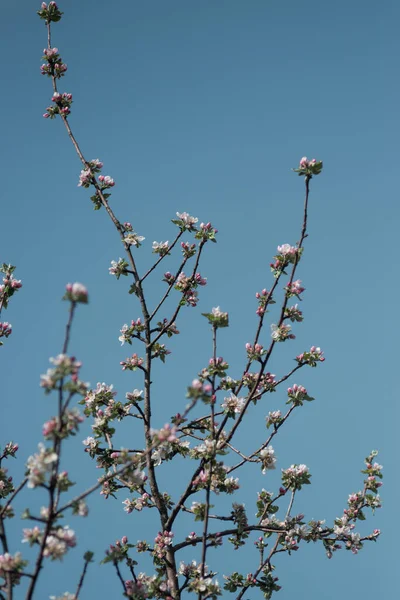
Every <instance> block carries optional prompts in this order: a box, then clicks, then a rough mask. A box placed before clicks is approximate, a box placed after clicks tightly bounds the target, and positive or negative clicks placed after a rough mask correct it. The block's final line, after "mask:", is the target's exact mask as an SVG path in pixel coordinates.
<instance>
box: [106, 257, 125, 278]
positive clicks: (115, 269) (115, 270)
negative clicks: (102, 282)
mask: <svg viewBox="0 0 400 600" xmlns="http://www.w3.org/2000/svg"><path fill="white" fill-rule="evenodd" d="M127 267H128V263H127V262H126V260H125V259H124V258H119V259H118V260H112V261H111V267H110V268H109V269H108V272H109V273H110V275H115V277H116V278H117V279H119V278H120V277H121V275H124V276H125V277H126V276H127V275H128V271H127Z"/></svg>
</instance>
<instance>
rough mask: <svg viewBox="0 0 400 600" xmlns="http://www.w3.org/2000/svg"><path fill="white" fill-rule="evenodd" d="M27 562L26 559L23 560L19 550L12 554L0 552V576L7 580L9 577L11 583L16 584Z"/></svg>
mask: <svg viewBox="0 0 400 600" xmlns="http://www.w3.org/2000/svg"><path fill="white" fill-rule="evenodd" d="M27 564H28V561H26V560H23V558H22V555H21V552H16V553H15V554H14V555H12V554H10V553H9V552H5V554H0V577H3V579H5V580H7V578H8V577H11V581H12V583H13V584H18V583H19V582H20V579H21V575H20V574H21V573H22V572H23V570H24V568H25V567H26V565H27Z"/></svg>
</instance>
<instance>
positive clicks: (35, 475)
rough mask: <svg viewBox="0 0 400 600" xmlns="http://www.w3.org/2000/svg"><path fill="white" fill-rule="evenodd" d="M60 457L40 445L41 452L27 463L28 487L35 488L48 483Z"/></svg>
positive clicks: (31, 457)
mask: <svg viewBox="0 0 400 600" xmlns="http://www.w3.org/2000/svg"><path fill="white" fill-rule="evenodd" d="M57 460H58V455H57V454H56V452H54V450H53V449H52V448H46V447H45V446H44V444H39V452H38V453H36V454H33V455H32V456H30V457H29V458H28V461H27V463H26V466H27V469H28V487H29V488H35V487H38V486H41V485H43V484H44V483H45V482H46V476H47V475H49V474H50V473H52V471H53V467H54V463H56V462H57Z"/></svg>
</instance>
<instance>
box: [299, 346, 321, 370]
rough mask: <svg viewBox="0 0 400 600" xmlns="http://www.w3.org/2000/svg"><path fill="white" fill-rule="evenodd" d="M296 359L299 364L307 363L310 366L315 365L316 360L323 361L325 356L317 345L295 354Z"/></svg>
mask: <svg viewBox="0 0 400 600" xmlns="http://www.w3.org/2000/svg"><path fill="white" fill-rule="evenodd" d="M296 360H297V362H298V363H299V364H307V365H310V367H316V366H317V363H318V362H324V360H325V357H324V353H323V351H322V350H321V348H318V347H317V346H311V348H310V350H309V351H307V352H302V353H301V354H299V355H298V356H296Z"/></svg>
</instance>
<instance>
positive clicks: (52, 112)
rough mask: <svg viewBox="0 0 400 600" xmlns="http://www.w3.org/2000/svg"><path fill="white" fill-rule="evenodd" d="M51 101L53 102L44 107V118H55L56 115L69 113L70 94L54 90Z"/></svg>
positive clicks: (65, 115)
mask: <svg viewBox="0 0 400 600" xmlns="http://www.w3.org/2000/svg"><path fill="white" fill-rule="evenodd" d="M51 101H52V102H53V103H54V104H53V105H52V106H48V107H47V108H46V112H45V113H44V115H43V117H44V118H45V119H55V118H56V116H57V115H61V116H63V117H67V116H68V115H69V114H70V113H71V104H72V94H68V93H66V92H64V93H63V94H60V93H59V92H54V94H53V96H52V98H51Z"/></svg>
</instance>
